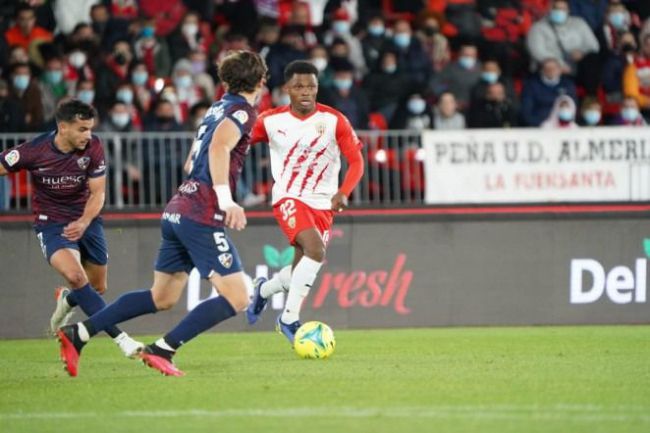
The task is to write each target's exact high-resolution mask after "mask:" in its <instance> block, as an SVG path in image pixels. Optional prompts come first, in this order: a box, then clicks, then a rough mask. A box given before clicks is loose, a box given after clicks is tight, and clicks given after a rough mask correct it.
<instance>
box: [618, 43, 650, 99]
mask: <svg viewBox="0 0 650 433" xmlns="http://www.w3.org/2000/svg"><path fill="white" fill-rule="evenodd" d="M623 93H624V95H625V96H626V97H627V96H629V97H632V98H634V99H636V102H637V104H638V106H639V107H640V108H641V110H643V111H648V112H650V35H647V36H646V37H645V38H644V39H643V40H642V41H641V50H640V51H639V53H638V54H637V55H636V56H635V57H634V60H633V61H632V62H630V63H629V64H628V65H627V66H626V67H625V70H624V71H623Z"/></svg>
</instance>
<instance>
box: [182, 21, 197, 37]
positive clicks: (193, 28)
mask: <svg viewBox="0 0 650 433" xmlns="http://www.w3.org/2000/svg"><path fill="white" fill-rule="evenodd" d="M181 29H182V31H183V34H185V35H186V36H194V35H196V34H197V33H198V32H199V25H198V24H195V23H187V24H183V27H181Z"/></svg>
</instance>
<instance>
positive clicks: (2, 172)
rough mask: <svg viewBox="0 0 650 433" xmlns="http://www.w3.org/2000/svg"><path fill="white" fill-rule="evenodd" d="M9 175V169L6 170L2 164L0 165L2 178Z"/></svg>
mask: <svg viewBox="0 0 650 433" xmlns="http://www.w3.org/2000/svg"><path fill="white" fill-rule="evenodd" d="M7 174H9V172H8V171H7V169H6V168H4V166H3V165H2V164H0V176H6V175H7Z"/></svg>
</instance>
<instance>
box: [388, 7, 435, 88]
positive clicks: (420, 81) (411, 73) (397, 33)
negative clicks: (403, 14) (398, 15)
mask: <svg viewBox="0 0 650 433" xmlns="http://www.w3.org/2000/svg"><path fill="white" fill-rule="evenodd" d="M391 42H392V44H391V45H390V46H389V48H390V49H391V50H393V51H395V52H396V53H397V63H398V64H399V65H400V68H401V69H402V70H403V72H404V73H405V74H406V76H408V77H409V79H410V80H411V82H412V83H413V85H415V86H426V84H427V83H428V82H429V80H430V79H431V76H432V74H433V66H432V64H431V59H430V58H429V56H427V54H426V52H425V51H424V49H423V48H422V44H421V43H420V40H419V39H418V38H417V37H415V36H414V35H413V31H412V29H411V24H410V23H409V22H408V21H407V20H403V19H400V20H397V21H396V22H395V24H394V25H393V37H392V41H391Z"/></svg>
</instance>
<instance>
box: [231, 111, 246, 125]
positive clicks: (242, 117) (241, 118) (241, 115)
mask: <svg viewBox="0 0 650 433" xmlns="http://www.w3.org/2000/svg"><path fill="white" fill-rule="evenodd" d="M232 117H234V118H235V119H237V121H238V122H239V123H241V124H242V125H243V124H244V123H246V121H247V120H248V113H247V112H245V111H244V110H237V111H235V112H234V113H232Z"/></svg>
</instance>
